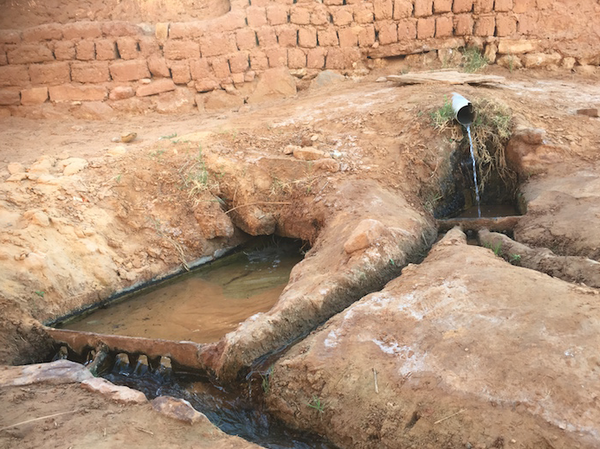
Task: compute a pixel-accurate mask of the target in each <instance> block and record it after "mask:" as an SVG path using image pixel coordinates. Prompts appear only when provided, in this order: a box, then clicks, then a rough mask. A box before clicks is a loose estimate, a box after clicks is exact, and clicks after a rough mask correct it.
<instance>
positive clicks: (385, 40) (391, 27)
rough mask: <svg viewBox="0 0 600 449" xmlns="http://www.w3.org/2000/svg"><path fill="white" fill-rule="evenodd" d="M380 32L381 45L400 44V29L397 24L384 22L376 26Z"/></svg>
mask: <svg viewBox="0 0 600 449" xmlns="http://www.w3.org/2000/svg"><path fill="white" fill-rule="evenodd" d="M375 27H376V29H377V31H378V32H379V43H380V44H381V45H388V44H393V43H394V42H398V28H397V26H396V22H391V21H384V22H378V23H376V24H375Z"/></svg>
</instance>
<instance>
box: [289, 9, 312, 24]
mask: <svg viewBox="0 0 600 449" xmlns="http://www.w3.org/2000/svg"><path fill="white" fill-rule="evenodd" d="M290 22H292V23H295V24H296V25H308V24H310V11H309V10H308V9H306V8H303V7H297V8H294V7H293V8H292V11H291V13H290Z"/></svg>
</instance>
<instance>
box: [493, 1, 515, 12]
mask: <svg viewBox="0 0 600 449" xmlns="http://www.w3.org/2000/svg"><path fill="white" fill-rule="evenodd" d="M512 8H513V0H496V1H495V2H494V10H495V11H496V12H508V11H510V10H512Z"/></svg>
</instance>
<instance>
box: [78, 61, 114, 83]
mask: <svg viewBox="0 0 600 449" xmlns="http://www.w3.org/2000/svg"><path fill="white" fill-rule="evenodd" d="M71 79H72V80H73V81H75V82H78V83H103V82H105V81H110V74H109V72H108V62H103V61H95V62H74V63H72V64H71Z"/></svg>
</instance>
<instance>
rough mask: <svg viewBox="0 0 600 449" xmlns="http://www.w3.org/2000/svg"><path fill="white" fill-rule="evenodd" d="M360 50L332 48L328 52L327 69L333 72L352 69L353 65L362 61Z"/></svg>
mask: <svg viewBox="0 0 600 449" xmlns="http://www.w3.org/2000/svg"><path fill="white" fill-rule="evenodd" d="M360 58H361V56H360V50H358V49H357V48H330V49H329V50H328V51H327V59H326V60H325V67H326V68H327V69H332V70H343V69H349V68H351V67H352V64H353V63H355V62H357V61H360Z"/></svg>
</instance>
